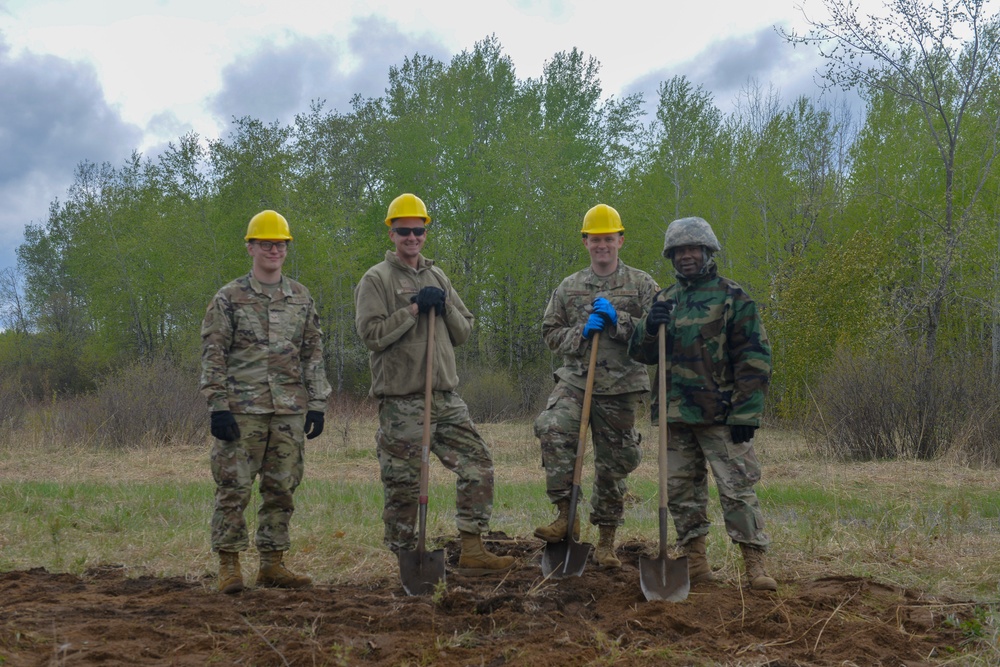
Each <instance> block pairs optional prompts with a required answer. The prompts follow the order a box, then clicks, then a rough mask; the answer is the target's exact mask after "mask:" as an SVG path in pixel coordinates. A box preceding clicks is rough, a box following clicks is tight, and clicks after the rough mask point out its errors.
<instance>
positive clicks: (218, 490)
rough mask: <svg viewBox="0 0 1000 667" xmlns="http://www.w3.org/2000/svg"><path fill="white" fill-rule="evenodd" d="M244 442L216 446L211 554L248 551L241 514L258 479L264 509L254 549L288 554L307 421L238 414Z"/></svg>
mask: <svg viewBox="0 0 1000 667" xmlns="http://www.w3.org/2000/svg"><path fill="white" fill-rule="evenodd" d="M233 416H234V417H236V423H237V424H238V425H239V427H240V435H241V437H240V439H239V440H236V441H234V442H226V441H224V440H216V441H215V444H213V445H212V453H211V461H212V477H213V478H214V479H215V512H214V513H213V514H212V550H213V551H245V550H246V549H247V547H248V546H249V538H248V536H247V524H246V519H245V518H244V516H243V512H244V510H245V509H246V507H247V505H248V504H249V503H250V496H251V493H252V491H253V482H254V478H256V477H257V476H258V475H260V481H259V483H258V489H259V491H260V498H261V503H260V508H259V509H258V510H257V534H256V537H255V540H254V542H255V544H256V546H257V549H258V550H259V551H287V550H288V548H289V546H290V545H291V540H290V539H289V537H288V522H289V520H290V519H291V518H292V512H294V511H295V504H294V503H293V502H292V494H293V493H295V489H296V487H297V486H298V485H299V482H301V481H302V473H303V470H304V459H303V444H304V435H303V432H302V429H303V426H304V425H305V415H274V414H264V415H258V414H252V415H248V414H236V415H233Z"/></svg>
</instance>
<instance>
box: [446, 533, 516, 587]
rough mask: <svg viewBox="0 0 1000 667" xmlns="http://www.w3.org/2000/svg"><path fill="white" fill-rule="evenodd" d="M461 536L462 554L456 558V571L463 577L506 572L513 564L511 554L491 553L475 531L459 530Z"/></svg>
mask: <svg viewBox="0 0 1000 667" xmlns="http://www.w3.org/2000/svg"><path fill="white" fill-rule="evenodd" d="M458 534H459V535H460V536H461V537H462V554H461V555H460V556H459V558H458V567H457V568H456V569H455V571H456V572H458V573H459V574H461V575H462V576H465V577H481V576H483V575H484V574H497V573H499V572H506V571H507V570H509V569H510V568H511V567H512V566H513V565H514V557H513V556H497V555H496V554H491V553H490V552H489V551H487V550H486V548H485V547H484V546H483V538H482V536H480V535H477V534H476V533H466V532H463V531H459V533H458Z"/></svg>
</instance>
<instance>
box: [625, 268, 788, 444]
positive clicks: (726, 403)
mask: <svg viewBox="0 0 1000 667" xmlns="http://www.w3.org/2000/svg"><path fill="white" fill-rule="evenodd" d="M656 299H657V300H658V301H660V300H663V301H666V300H670V299H673V300H674V301H675V302H676V304H677V306H676V307H675V309H674V311H673V316H672V318H671V322H670V324H668V325H667V340H666V349H667V356H668V357H669V366H668V367H667V394H668V395H669V397H670V400H669V403H668V404H667V421H669V422H680V423H684V424H729V425H748V426H760V419H761V415H762V413H763V411H764V397H765V395H766V393H767V387H768V382H769V381H770V377H771V345H770V343H769V342H768V340H767V333H766V332H765V331H764V324H763V322H761V319H760V314H759V313H758V312H757V305H756V304H755V303H754V302H753V300H752V299H751V298H750V296H749V295H748V294H747V293H746V292H744V291H743V289H742V288H741V287H740V286H739V285H737V284H736V283H734V282H733V281H732V280H729V279H727V278H723V277H721V276H719V275H718V272H717V269H716V266H715V262H714V261H712V260H710V263H709V265H708V268H707V270H706V272H705V274H704V275H701V276H698V277H697V278H694V279H692V280H688V279H685V278H682V277H680V276H678V280H677V282H676V283H675V284H673V285H671V286H670V287H667V288H666V289H664V290H663V291H662V292H660V293H659V294H658V295H657V297H656ZM629 355H630V356H631V357H632V358H633V359H636V360H638V361H642V362H643V363H646V364H656V363H657V360H658V357H659V354H658V346H657V340H656V336H650V335H648V334H647V333H646V322H645V317H644V318H643V321H642V322H641V323H640V324H637V325H636V327H635V333H634V334H633V336H632V340H631V341H630V342H629ZM652 414H654V415H655V414H656V409H655V408H654V410H653V412H652Z"/></svg>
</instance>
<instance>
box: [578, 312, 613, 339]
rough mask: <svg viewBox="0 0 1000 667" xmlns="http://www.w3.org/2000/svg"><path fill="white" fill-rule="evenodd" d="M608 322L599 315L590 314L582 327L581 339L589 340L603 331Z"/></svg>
mask: <svg viewBox="0 0 1000 667" xmlns="http://www.w3.org/2000/svg"><path fill="white" fill-rule="evenodd" d="M607 323H608V321H607V320H606V319H605V318H603V317H601V315H600V313H591V314H590V317H588V318H587V323H586V324H584V325H583V337H584V338H590V337H591V336H593V335H594V334H595V333H596V332H598V331H604V327H605V326H606V325H607Z"/></svg>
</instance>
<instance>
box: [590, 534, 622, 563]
mask: <svg viewBox="0 0 1000 667" xmlns="http://www.w3.org/2000/svg"><path fill="white" fill-rule="evenodd" d="M617 528H618V527H617V526H600V529H601V539H600V540H599V541H598V542H597V549H595V550H594V560H595V561H596V562H597V564H598V565H600V566H601V567H603V568H608V569H611V568H620V567H621V566H622V562H621V561H620V560H618V557H617V556H615V531H616V530H617Z"/></svg>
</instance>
